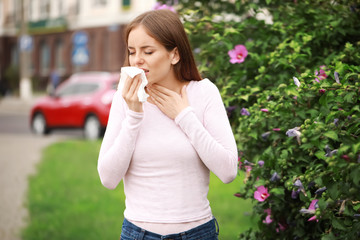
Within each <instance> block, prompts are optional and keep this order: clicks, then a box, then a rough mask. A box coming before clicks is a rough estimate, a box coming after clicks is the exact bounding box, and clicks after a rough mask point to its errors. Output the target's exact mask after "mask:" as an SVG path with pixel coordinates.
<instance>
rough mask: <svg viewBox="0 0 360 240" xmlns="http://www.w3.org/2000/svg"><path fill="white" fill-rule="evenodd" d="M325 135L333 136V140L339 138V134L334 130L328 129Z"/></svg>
mask: <svg viewBox="0 0 360 240" xmlns="http://www.w3.org/2000/svg"><path fill="white" fill-rule="evenodd" d="M324 136H325V137H328V138H331V139H333V140H338V135H337V133H336V132H334V131H328V132H326V133H324Z"/></svg>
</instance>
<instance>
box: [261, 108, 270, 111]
mask: <svg viewBox="0 0 360 240" xmlns="http://www.w3.org/2000/svg"><path fill="white" fill-rule="evenodd" d="M260 111H262V112H269V109H267V108H262V109H260Z"/></svg>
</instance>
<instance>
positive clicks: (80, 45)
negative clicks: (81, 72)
mask: <svg viewBox="0 0 360 240" xmlns="http://www.w3.org/2000/svg"><path fill="white" fill-rule="evenodd" d="M72 40H73V51H72V55H71V60H72V62H73V64H74V65H78V66H81V65H86V64H88V63H89V59H90V57H89V50H88V48H87V43H88V40H89V39H88V35H87V34H86V32H83V31H79V32H76V33H75V34H74V35H73V39H72Z"/></svg>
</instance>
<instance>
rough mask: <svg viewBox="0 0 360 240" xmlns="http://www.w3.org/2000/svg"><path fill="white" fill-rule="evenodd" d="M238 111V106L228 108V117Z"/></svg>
mask: <svg viewBox="0 0 360 240" xmlns="http://www.w3.org/2000/svg"><path fill="white" fill-rule="evenodd" d="M235 109H236V106H229V107H227V108H226V113H227V115H228V117H229V118H230V117H231V115H232V113H233V112H234V110H235Z"/></svg>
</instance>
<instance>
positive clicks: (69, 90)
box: [56, 84, 77, 97]
mask: <svg viewBox="0 0 360 240" xmlns="http://www.w3.org/2000/svg"><path fill="white" fill-rule="evenodd" d="M76 88H77V86H76V84H70V85H68V86H66V87H64V88H61V89H60V90H59V91H58V92H57V93H56V96H58V97H66V96H71V95H74V94H75V93H76Z"/></svg>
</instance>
